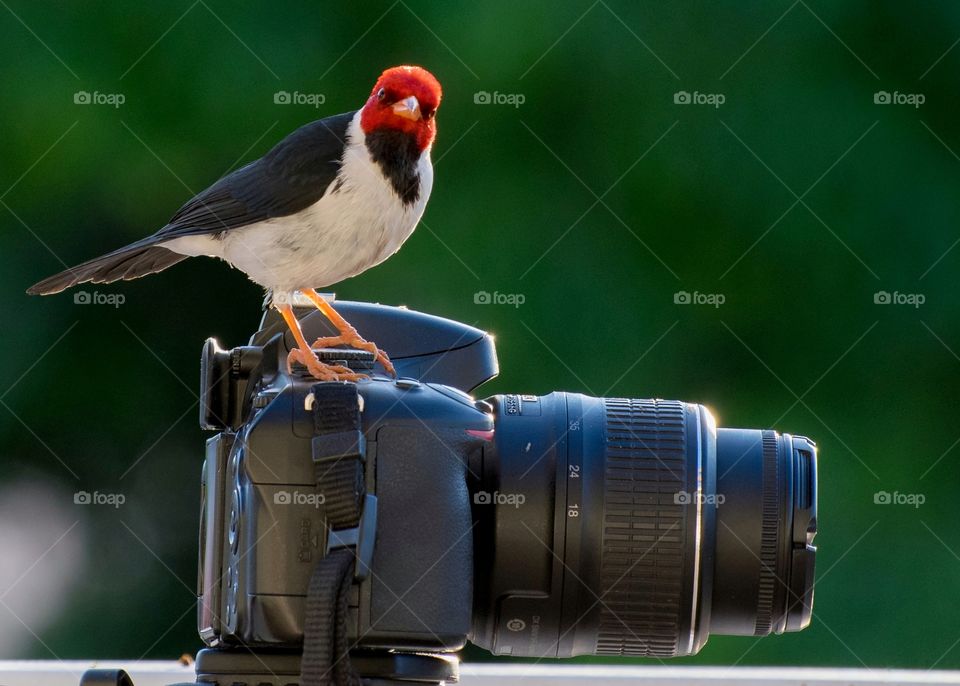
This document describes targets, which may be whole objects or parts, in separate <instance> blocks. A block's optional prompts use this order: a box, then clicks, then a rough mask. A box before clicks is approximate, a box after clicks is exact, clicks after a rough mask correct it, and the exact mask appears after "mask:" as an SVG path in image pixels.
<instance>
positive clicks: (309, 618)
mask: <svg viewBox="0 0 960 686" xmlns="http://www.w3.org/2000/svg"><path fill="white" fill-rule="evenodd" d="M353 562H354V554H353V551H352V550H351V549H349V548H341V549H339V550H334V551H332V552H331V553H330V554H329V555H327V556H326V557H324V558H323V559H321V560H320V561H319V562H318V563H317V566H316V567H314V569H313V575H312V576H311V577H310V587H309V590H308V591H307V610H306V615H305V617H304V625H303V658H302V659H301V663H300V686H359V685H360V676H359V675H358V674H357V673H356V671H354V669H353V665H352V664H351V662H350V645H349V643H348V641H347V613H348V611H349V610H348V600H349V596H350V585H351V582H352V578H353Z"/></svg>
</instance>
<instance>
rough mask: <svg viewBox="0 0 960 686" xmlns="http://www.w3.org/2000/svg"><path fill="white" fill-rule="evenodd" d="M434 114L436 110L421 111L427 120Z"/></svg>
mask: <svg viewBox="0 0 960 686" xmlns="http://www.w3.org/2000/svg"><path fill="white" fill-rule="evenodd" d="M434 114H436V110H427V111H426V112H424V113H423V118H424V119H428V120H429V119H433V115H434Z"/></svg>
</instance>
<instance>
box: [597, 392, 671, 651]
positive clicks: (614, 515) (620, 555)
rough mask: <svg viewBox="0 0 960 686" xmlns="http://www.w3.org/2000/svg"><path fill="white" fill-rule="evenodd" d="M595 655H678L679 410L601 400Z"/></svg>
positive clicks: (663, 403) (662, 404) (664, 404)
mask: <svg viewBox="0 0 960 686" xmlns="http://www.w3.org/2000/svg"><path fill="white" fill-rule="evenodd" d="M604 403H605V407H606V438H607V445H606V449H607V455H606V458H607V463H606V473H605V475H604V499H605V507H604V518H603V542H602V551H603V552H602V559H601V570H602V571H601V592H600V598H601V599H602V602H601V603H600V608H601V609H600V621H599V629H598V632H597V646H596V654H597V655H625V656H628V655H629V656H652V657H671V656H674V655H676V654H677V652H678V640H679V633H680V613H681V594H682V589H683V581H682V575H683V568H684V553H683V542H684V539H685V532H686V521H685V510H686V509H687V508H686V507H685V506H684V505H683V504H681V503H678V502H677V498H676V496H677V494H678V493H681V492H683V491H684V489H685V487H686V483H687V481H686V471H687V466H686V447H685V432H684V404H683V403H681V402H678V401H672V400H625V399H613V398H611V399H607V400H605V401H604Z"/></svg>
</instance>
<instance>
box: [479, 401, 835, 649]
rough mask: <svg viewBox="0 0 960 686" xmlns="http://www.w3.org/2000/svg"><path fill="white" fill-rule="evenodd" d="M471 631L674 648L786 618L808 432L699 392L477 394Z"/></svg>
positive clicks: (808, 498) (506, 641) (776, 628)
mask: <svg viewBox="0 0 960 686" xmlns="http://www.w3.org/2000/svg"><path fill="white" fill-rule="evenodd" d="M489 402H490V403H491V405H492V406H493V407H494V408H495V420H496V431H495V439H494V443H493V445H492V447H491V449H489V450H486V451H485V452H484V455H483V465H482V470H481V476H480V478H479V480H478V482H477V483H476V484H474V485H473V488H474V498H473V502H474V518H475V521H476V522H477V526H476V529H475V533H476V536H475V538H474V542H475V546H476V550H475V561H476V562H475V565H476V575H475V583H476V587H475V594H474V595H475V598H474V617H475V620H474V630H473V636H472V638H471V640H472V641H473V642H474V643H475V644H477V645H479V646H481V647H483V648H486V649H487V650H490V651H491V652H493V653H494V654H498V655H515V656H526V657H537V658H542V657H571V656H574V655H621V656H651V657H673V656H678V655H691V654H694V653H696V652H698V651H699V650H700V648H702V647H703V645H704V643H705V642H706V640H707V637H708V636H709V634H710V633H716V634H735V635H753V636H764V635H767V634H770V633H782V632H784V631H799V630H800V629H802V628H804V627H805V626H807V624H808V623H809V622H810V615H811V612H812V605H813V578H814V556H815V552H816V549H815V548H814V547H813V545H812V541H813V537H814V535H815V533H816V483H817V479H816V447H815V445H814V444H813V443H812V442H811V441H809V440H808V439H805V438H802V437H798V436H791V435H789V434H778V433H777V432H775V431H761V430H753V429H717V428H716V426H715V422H714V419H713V417H712V416H711V414H710V412H709V411H708V410H707V409H706V408H705V407H703V406H701V405H694V404H689V403H683V402H680V401H674V400H637V399H615V398H591V397H587V396H583V395H577V394H568V393H552V394H550V395H547V396H518V395H504V396H496V397H494V398H491V399H489Z"/></svg>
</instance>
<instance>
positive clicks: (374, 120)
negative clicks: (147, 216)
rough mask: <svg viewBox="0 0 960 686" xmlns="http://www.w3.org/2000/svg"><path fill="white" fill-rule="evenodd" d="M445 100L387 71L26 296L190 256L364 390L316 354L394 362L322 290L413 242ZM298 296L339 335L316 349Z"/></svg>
mask: <svg viewBox="0 0 960 686" xmlns="http://www.w3.org/2000/svg"><path fill="white" fill-rule="evenodd" d="M440 98H441V89H440V83H439V82H438V81H437V79H436V78H434V76H433V75H432V74H431V73H430V72H428V71H427V70H426V69H422V68H421V67H411V66H403V67H393V68H392V69H387V70H386V71H385V72H383V74H382V75H381V76H380V78H379V79H378V80H377V82H376V84H375V85H374V86H373V90H372V91H371V93H370V97H369V99H368V100H367V102H366V104H365V105H364V106H363V108H362V109H360V110H358V111H356V112H347V113H345V114H339V115H336V116H333V117H328V118H326V119H321V120H319V121H315V122H312V123H310V124H307V125H305V126H302V127H300V128H299V129H297V130H296V131H294V132H293V133H291V134H290V135H289V136H287V137H286V138H284V139H283V140H282V141H280V142H279V143H278V144H277V145H276V146H275V147H274V148H273V149H272V150H270V152H268V153H267V154H266V155H264V156H263V157H262V158H260V159H258V160H256V161H255V162H251V163H250V164H248V165H246V166H245V167H242V168H240V169H238V170H236V171H234V172H232V173H230V174H228V175H227V176H225V177H223V178H222V179H220V180H219V181H217V182H216V183H215V184H213V185H212V186H210V187H209V188H207V189H206V190H205V191H203V192H202V193H199V194H198V195H197V196H196V197H194V198H193V199H191V200H190V201H189V202H187V203H186V204H185V205H184V206H183V207H181V208H180V209H179V210H178V211H177V213H176V214H175V215H174V216H173V218H172V219H171V220H170V222H169V223H168V224H167V225H166V226H164V227H163V228H161V229H160V230H159V231H157V232H156V233H154V234H153V235H152V236H148V237H147V238H144V239H143V240H140V241H137V242H136V243H131V244H130V245H128V246H126V247H123V248H120V249H119V250H115V251H113V252H111V253H109V254H107V255H104V256H102V257H98V258H96V259H93V260H90V261H88V262H84V263H83V264H81V265H78V266H76V267H73V268H72V269H67V270H66V271H63V272H61V273H59V274H56V275H55V276H51V277H50V278H47V279H44V280H43V281H41V282H39V283H37V284H35V285H34V286H31V287H30V289H29V290H28V291H27V292H28V293H31V294H41V295H48V294H51V293H58V292H60V291H62V290H64V289H65V288H69V287H71V286H75V285H77V284H81V283H86V282H92V283H111V282H113V281H118V280H121V279H122V280H129V279H136V278H139V277H141V276H146V275H147V274H153V273H156V272H159V271H163V270H164V269H166V268H167V267H170V266H172V265H174V264H176V263H177V262H180V261H181V260H184V259H186V258H187V257H193V256H196V255H209V256H212V257H219V258H221V259H223V260H225V261H227V262H228V263H230V264H231V265H233V266H234V267H236V268H237V269H240V270H241V271H243V272H245V273H246V274H247V275H248V276H249V277H250V278H251V279H252V280H253V281H255V282H256V283H258V284H260V285H261V286H263V287H264V288H266V289H268V290H269V291H271V292H272V294H273V306H274V307H276V308H277V310H279V312H280V313H281V314H282V315H283V318H284V320H285V321H286V322H287V324H288V326H289V327H290V329H291V330H292V332H293V335H294V338H295V339H296V342H297V346H298V347H297V348H296V349H294V350H292V351H291V352H290V355H289V357H288V365H289V364H290V363H292V362H300V363H301V364H303V365H304V366H305V367H306V368H307V370H308V371H309V372H310V373H311V374H312V375H313V376H314V377H316V378H318V379H322V380H338V379H339V380H357V379H358V378H362V375H359V374H355V373H353V372H351V371H350V370H349V369H347V368H345V367H342V366H337V365H328V364H324V363H323V362H321V361H320V360H319V359H318V358H317V355H316V353H314V352H313V348H323V347H333V346H337V345H349V346H352V347H354V348H359V349H363V350H368V351H370V352H372V353H373V354H374V355H376V358H377V360H379V361H380V362H381V363H382V364H383V366H384V367H385V368H386V370H387V371H388V372H390V373H391V374H393V373H394V369H393V365H392V364H391V363H390V360H389V358H388V357H387V355H386V354H385V353H384V352H383V351H381V350H379V349H378V348H377V347H376V345H374V344H373V343H371V342H369V341H366V340H364V339H363V338H362V337H361V336H360V335H359V334H358V333H357V331H356V329H354V328H353V327H352V326H351V325H350V324H349V323H347V322H346V321H345V320H344V319H343V318H342V317H341V316H340V315H339V314H337V312H336V311H335V310H334V309H333V307H331V306H330V304H329V303H327V302H326V301H325V300H324V299H323V297H322V296H320V295H319V294H318V293H317V292H316V290H314V289H315V288H322V287H325V286H329V285H331V284H334V283H337V282H338V281H342V280H343V279H346V278H349V277H351V276H356V275H357V274H359V273H361V272H363V271H365V270H367V269H369V268H370V267H373V266H374V265H377V264H379V263H380V262H383V261H384V260H385V259H387V258H388V257H389V256H390V255H392V254H393V253H395V252H396V251H397V250H398V249H399V248H400V246H401V245H402V244H403V242H404V241H405V240H407V238H408V237H409V236H410V234H411V233H413V230H414V228H415V227H416V225H417V223H418V222H419V221H420V216H421V215H422V214H423V210H424V208H425V206H426V204H427V199H428V198H429V197H430V190H431V188H432V186H433V166H432V165H431V162H430V148H431V146H432V145H433V140H434V137H435V136H436V132H437V124H436V119H435V115H436V112H437V107H439V105H440ZM298 291H299V292H300V293H302V294H303V295H305V296H306V297H307V298H309V299H310V300H311V301H312V302H313V303H314V304H315V305H316V306H317V308H319V309H320V311H321V312H323V314H324V315H326V316H327V318H329V319H330V321H331V323H333V325H334V326H335V327H336V328H337V330H338V331H339V334H340V335H339V336H333V337H327V338H321V339H318V340H317V341H315V342H314V344H313V346H311V345H309V344H308V343H307V341H306V339H305V338H304V335H303V332H302V330H301V329H300V324H299V322H298V321H297V319H296V317H295V315H294V313H293V308H292V305H291V304H290V303H291V302H292V299H293V295H294V294H295V293H296V292H298Z"/></svg>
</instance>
